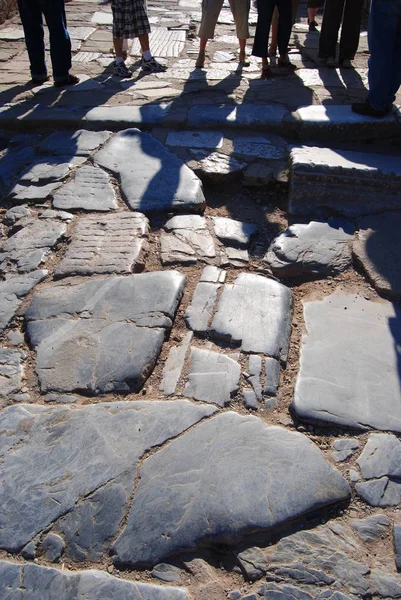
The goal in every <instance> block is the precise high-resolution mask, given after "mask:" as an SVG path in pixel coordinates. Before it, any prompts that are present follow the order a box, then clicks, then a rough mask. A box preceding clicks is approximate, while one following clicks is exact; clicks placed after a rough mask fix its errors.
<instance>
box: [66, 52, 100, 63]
mask: <svg viewBox="0 0 401 600" xmlns="http://www.w3.org/2000/svg"><path fill="white" fill-rule="evenodd" d="M102 56H103V55H102V54H101V53H100V52H78V53H77V54H74V55H73V57H72V62H78V63H90V62H92V61H93V60H97V59H98V58H101V57H102Z"/></svg>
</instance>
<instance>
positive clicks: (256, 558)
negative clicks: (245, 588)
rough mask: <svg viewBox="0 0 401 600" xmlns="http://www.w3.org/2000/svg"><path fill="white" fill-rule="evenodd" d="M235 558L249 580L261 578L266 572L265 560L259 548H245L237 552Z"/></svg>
mask: <svg viewBox="0 0 401 600" xmlns="http://www.w3.org/2000/svg"><path fill="white" fill-rule="evenodd" d="M237 560H238V562H239V564H240V567H241V570H242V571H243V572H244V573H245V576H246V578H247V579H249V581H256V580H257V579H261V578H262V577H263V576H264V575H265V574H266V569H267V560H266V556H265V555H264V553H263V552H262V550H261V549H260V548H257V547H253V548H247V549H246V550H243V551H242V552H239V553H238V554H237Z"/></svg>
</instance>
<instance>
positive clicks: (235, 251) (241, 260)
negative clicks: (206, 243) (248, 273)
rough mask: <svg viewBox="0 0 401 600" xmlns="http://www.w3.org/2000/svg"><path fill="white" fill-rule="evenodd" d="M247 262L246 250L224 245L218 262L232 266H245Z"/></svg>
mask: <svg viewBox="0 0 401 600" xmlns="http://www.w3.org/2000/svg"><path fill="white" fill-rule="evenodd" d="M248 263H249V254H248V250H243V249H241V248H231V247H230V246H226V247H225V248H224V250H222V252H221V256H220V264H221V265H222V266H225V265H227V264H229V265H232V266H233V267H245V266H247V265H248Z"/></svg>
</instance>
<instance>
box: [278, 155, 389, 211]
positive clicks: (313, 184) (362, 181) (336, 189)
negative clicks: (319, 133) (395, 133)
mask: <svg viewBox="0 0 401 600" xmlns="http://www.w3.org/2000/svg"><path fill="white" fill-rule="evenodd" d="M290 172H291V186H290V197H289V211H290V213H291V214H293V215H300V214H301V215H308V216H313V215H318V214H327V213H329V214H330V213H331V214H342V215H345V216H347V217H357V216H362V215H366V214H371V213H377V212H383V211H385V210H391V209H397V208H398V207H399V201H400V198H401V195H400V191H399V185H400V182H401V167H400V164H399V161H398V159H397V157H395V156H383V155H380V154H371V153H369V154H368V153H363V152H353V151H348V150H332V149H329V148H317V147H306V146H303V147H301V148H293V150H291V155H290Z"/></svg>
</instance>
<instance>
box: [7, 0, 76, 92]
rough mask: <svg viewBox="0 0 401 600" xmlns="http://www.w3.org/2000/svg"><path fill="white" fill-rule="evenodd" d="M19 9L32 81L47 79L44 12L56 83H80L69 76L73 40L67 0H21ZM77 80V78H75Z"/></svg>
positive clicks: (38, 81)
mask: <svg viewBox="0 0 401 600" xmlns="http://www.w3.org/2000/svg"><path fill="white" fill-rule="evenodd" d="M18 9H19V13H20V17H21V21H22V26H23V28H24V34H25V43H26V47H27V50H28V55H29V62H30V67H31V76H32V80H33V81H34V82H35V83H40V82H43V81H46V80H47V79H48V77H47V67H46V60H45V43H44V28H43V15H44V17H45V19H46V24H47V27H48V29H49V34H50V57H51V62H52V68H53V78H54V82H55V83H56V84H63V83H77V82H78V79H77V78H74V77H73V76H70V75H69V70H70V69H71V41H70V36H69V34H68V30H67V21H66V16H65V7H64V0H18ZM73 80H74V81H73Z"/></svg>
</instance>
